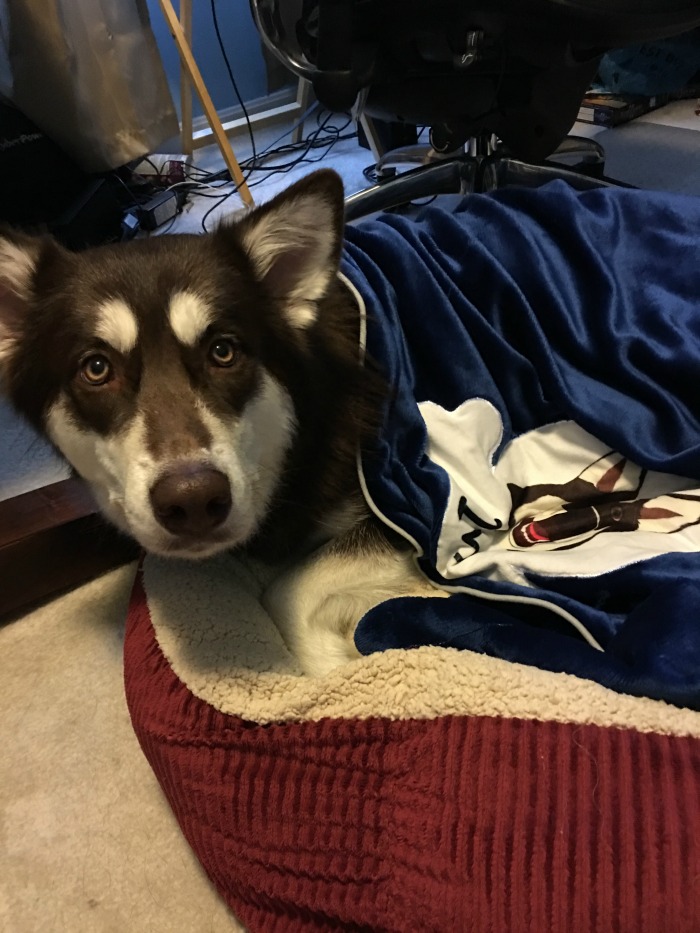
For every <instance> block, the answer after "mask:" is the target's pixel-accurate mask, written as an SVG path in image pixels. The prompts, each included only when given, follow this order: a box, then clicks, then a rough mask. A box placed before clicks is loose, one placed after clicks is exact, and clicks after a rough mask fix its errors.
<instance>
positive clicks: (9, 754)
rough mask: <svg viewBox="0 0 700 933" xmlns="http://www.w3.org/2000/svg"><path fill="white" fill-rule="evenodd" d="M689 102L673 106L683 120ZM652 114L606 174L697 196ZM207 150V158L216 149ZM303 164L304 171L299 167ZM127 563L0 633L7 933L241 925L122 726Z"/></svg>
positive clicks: (688, 151) (352, 158) (351, 167)
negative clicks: (201, 864) (193, 851)
mask: <svg viewBox="0 0 700 933" xmlns="http://www.w3.org/2000/svg"><path fill="white" fill-rule="evenodd" d="M693 103H694V102H685V103H684V105H683V107H682V108H680V109H679V106H678V105H674V107H675V108H676V112H679V113H681V110H682V113H681V116H682V117H683V119H685V120H686V121H691V124H692V119H693V116H692V110H693ZM667 111H668V108H667ZM686 111H687V113H686ZM664 119H675V118H673V117H668V116H666V117H664V116H663V115H662V116H661V117H660V119H659V121H658V122H657V123H655V124H654V126H653V128H652V129H651V130H650V129H649V128H648V124H645V125H646V126H647V129H646V130H643V132H642V131H641V130H638V129H637V130H635V129H634V128H633V127H629V128H628V129H627V130H626V131H625V132H624V133H623V132H621V131H620V132H618V131H613V132H611V133H607V134H606V139H605V141H606V143H608V145H609V146H610V151H611V160H612V152H613V149H614V165H613V164H611V165H610V166H609V170H610V172H611V174H612V173H613V171H614V173H615V174H616V175H617V177H620V178H621V179H623V180H624V179H625V178H626V180H629V181H634V183H636V184H639V185H643V186H648V187H666V188H669V189H671V190H686V191H694V192H695V193H697V194H700V181H699V179H700V146H697V145H695V146H694V148H693V146H690V148H688V139H689V137H687V136H686V135H685V132H686V131H687V132H691V133H692V132H694V131H693V130H691V129H689V127H688V125H687V123H682V122H681V123H679V122H678V120H675V123H674V124H673V125H672V126H671V132H664V129H665V126H666V125H665V124H664V122H663V120H664ZM695 119H697V125H698V129H700V118H695ZM637 125H638V126H639V127H642V129H643V125H642V124H641V123H640V124H637ZM679 127H681V128H682V129H683V134H682V138H683V142H682V145H681V149H682V154H679V151H678V149H677V145H678V144H679V137H678V132H680V130H679ZM640 132H642V135H643V136H644V145H643V146H642V145H641V143H640V139H639V135H640ZM695 135H696V137H697V134H695ZM697 138H698V139H700V137H697ZM342 145H343V147H344V155H343V157H342V158H341V157H339V153H338V152H337V151H336V152H334V155H333V156H332V157H330V158H329V159H328V160H325V161H324V163H323V164H329V165H334V166H335V167H336V168H338V169H339V170H340V171H341V172H342V174H343V175H344V177H345V178H346V181H347V184H348V189H349V190H351V191H352V190H357V188H359V187H360V186H361V184H362V175H361V169H362V167H363V166H365V165H367V164H368V163H369V162H371V161H372V160H371V157H370V156H369V154H368V153H367V151H366V150H359V149H358V148H357V146H356V145H355V144H354V143H353V144H350V143H344V144H342ZM237 153H238V154H239V156H241V157H243V156H244V155H245V146H244V145H243V146H242V150H241V151H239V149H238V145H237ZM210 158H211V163H210V165H211V164H213V163H214V162H215V161H216V158H217V156H216V154H214V155H213V156H211V157H210ZM208 167H209V166H208ZM311 168H312V166H309V165H305V166H302V167H300V168H299V169H297V170H296V172H295V176H297V175H299V174H302V173H303V172H305V171H308V170H310V169H311ZM664 170H665V171H664ZM632 172H633V173H634V177H632V175H631V174H630V173H632ZM290 180H291V178H290V177H289V176H273V180H272V181H271V182H270V183H269V185H266V186H265V188H263V187H262V186H261V187H260V188H255V189H253V190H254V193H255V196H256V199H259V200H263V199H264V197H265V196H269V194H270V193H271V192H272V191H273V190H277V189H279V188H280V187H282V186H283V185H284V184H286V183H288V182H289V181H290ZM202 200H203V199H200V206H193V208H192V209H191V210H190V211H189V212H188V213H187V214H185V215H184V216H183V217H182V218H180V220H179V221H178V225H177V228H178V229H196V228H197V227H198V226H199V218H200V217H201V213H202V210H203V209H205V208H204V205H206V207H208V206H210V204H209V203H207V202H204V205H202ZM231 200H232V201H233V200H234V199H231ZM229 206H230V207H231V208H235V207H236V206H237V205H235V204H230V205H229ZM8 423H9V422H8ZM10 426H11V425H10ZM8 430H9V428H8ZM13 430H14V429H13ZM32 449H36V448H35V447H34V443H33V440H32V439H31V438H30V437H29V436H27V437H26V438H25V439H22V437H21V433H20V432H16V433H15V434H13V445H12V451H16V452H18V456H16V457H15V459H13V457H14V455H13V453H12V451H10V452H9V455H8V458H7V459H6V461H5V463H4V464H0V498H4V497H7V496H8V495H13V494H16V492H17V491H19V490H20V487H21V488H32V486H31V482H32V477H33V476H35V475H39V472H38V470H39V467H38V466H37V463H39V464H40V465H41V470H42V471H43V472H41V474H40V475H41V482H48V481H50V479H51V477H49V478H47V476H46V471H45V470H44V467H45V464H46V460H45V458H37V462H36V463H34V462H33V461H32V457H31V456H30V454H31V451H32ZM35 470H36V473H35ZM49 472H50V470H49ZM58 478H60V476H59V477H58ZM27 484H29V485H27ZM8 490H12V491H10V492H8ZM133 572H134V568H133V567H126V568H123V569H121V570H118V571H115V572H113V573H111V574H108V575H107V576H105V577H103V578H102V579H100V580H97V581H94V582H93V583H91V584H89V585H87V586H85V587H83V588H81V589H79V590H76V591H75V592H73V593H70V594H67V595H65V596H63V597H61V598H59V599H57V600H55V601H53V602H52V603H50V604H48V605H46V606H43V607H42V608H40V609H37V610H36V611H34V612H31V613H29V614H28V615H27V616H25V617H23V618H21V619H18V620H16V621H14V622H12V623H10V624H8V625H5V626H4V627H0V748H2V755H1V756H0V929H1V930H3V931H6V933H39V931H41V933H54V931H56V933H58V931H69V933H112V931H114V933H147V931H153V933H170V931H174V933H219V931H232V930H234V931H235V930H237V929H240V927H239V926H238V925H237V923H236V921H235V920H234V919H233V917H232V916H231V914H230V913H229V912H228V910H227V909H226V907H225V906H224V904H223V902H222V901H220V899H219V897H218V895H217V894H216V892H215V891H214V889H213V887H212V886H211V884H210V883H209V881H208V880H207V878H206V877H205V876H204V875H203V873H202V871H201V870H200V868H199V866H198V863H197V862H196V860H195V858H194V856H193V855H192V854H191V852H190V850H189V847H188V846H187V844H186V842H185V840H184V839H183V837H182V836H181V834H180V831H179V829H178V827H177V825H176V823H175V819H174V817H173V816H172V814H171V812H170V810H169V808H168V806H167V804H166V803H165V801H164V800H163V798H162V796H161V794H160V790H159V787H158V785H157V782H156V779H155V777H154V776H153V774H152V772H151V771H150V769H149V767H148V765H147V764H146V761H145V759H144V758H143V756H142V754H141V751H140V749H139V747H138V744H137V742H136V739H135V737H134V734H133V733H132V731H131V726H130V722H129V717H128V713H127V709H126V705H125V701H124V696H123V685H122V656H121V651H122V635H123V620H124V615H125V607H126V601H127V598H128V594H129V590H130V587H131V581H132V577H133Z"/></svg>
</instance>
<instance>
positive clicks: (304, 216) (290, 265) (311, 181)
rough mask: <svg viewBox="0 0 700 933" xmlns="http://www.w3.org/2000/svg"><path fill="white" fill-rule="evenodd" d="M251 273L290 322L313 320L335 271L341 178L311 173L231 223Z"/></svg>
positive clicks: (340, 227)
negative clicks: (276, 300)
mask: <svg viewBox="0 0 700 933" xmlns="http://www.w3.org/2000/svg"><path fill="white" fill-rule="evenodd" d="M236 228H237V231H238V233H239V235H240V237H241V242H242V244H243V247H244V249H245V251H246V252H247V254H248V256H249V257H250V260H251V262H252V264H253V269H254V270H255V274H256V276H257V277H258V278H259V279H260V280H261V281H262V282H264V283H265V285H266V286H267V288H268V289H269V291H270V293H271V294H273V295H275V297H277V298H279V299H281V301H282V302H283V307H284V311H285V314H286V315H287V318H288V320H289V322H290V323H291V324H292V325H293V326H294V327H299V328H304V327H308V326H309V325H311V324H312V323H313V322H314V321H315V320H316V315H317V310H318V309H317V302H318V301H319V300H320V299H321V298H323V296H324V295H325V294H326V292H327V290H328V287H329V285H330V284H331V281H332V280H333V279H334V278H335V275H336V273H337V271H338V262H339V260H340V250H341V244H342V237H343V183H342V182H341V180H340V178H339V177H338V175H336V173H335V172H333V171H330V170H328V169H322V170H321V171H318V172H312V173H311V174H310V175H307V176H306V177H305V178H303V179H302V180H301V181H299V182H297V183H296V184H295V185H292V186H291V187H290V188H288V189H287V190H286V191H284V192H282V194H279V195H277V197H275V198H273V199H272V200H271V201H269V202H268V203H266V204H263V205H262V206H261V207H259V208H256V209H255V210H254V211H252V212H251V213H250V214H247V215H246V216H245V217H243V219H242V220H240V221H239V222H238V223H237V225H236Z"/></svg>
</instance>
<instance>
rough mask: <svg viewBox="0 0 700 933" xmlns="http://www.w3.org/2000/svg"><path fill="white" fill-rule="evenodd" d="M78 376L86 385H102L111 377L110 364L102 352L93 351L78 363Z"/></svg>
mask: <svg viewBox="0 0 700 933" xmlns="http://www.w3.org/2000/svg"><path fill="white" fill-rule="evenodd" d="M80 377H81V379H83V380H84V381H85V382H87V383H88V385H91V386H102V385H104V384H105V382H109V380H110V379H111V378H112V364H111V363H110V362H109V360H108V359H107V357H106V356H104V355H103V354H102V353H93V355H92V356H88V357H87V358H86V359H84V360H83V362H82V363H81V364H80Z"/></svg>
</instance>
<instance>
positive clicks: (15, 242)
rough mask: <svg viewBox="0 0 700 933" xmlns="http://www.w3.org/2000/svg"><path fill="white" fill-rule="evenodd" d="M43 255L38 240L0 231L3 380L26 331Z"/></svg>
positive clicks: (0, 334)
mask: <svg viewBox="0 0 700 933" xmlns="http://www.w3.org/2000/svg"><path fill="white" fill-rule="evenodd" d="M40 252H41V240H39V239H38V238H35V237H30V236H27V235H26V234H23V233H18V232H17V231H10V230H7V229H3V230H1V231H0V376H2V374H3V372H4V370H5V367H6V365H7V362H8V360H9V358H10V357H11V355H12V351H13V349H14V347H15V346H16V344H17V343H18V342H19V340H20V338H21V335H22V332H23V329H24V325H25V320H26V317H27V314H28V313H29V304H30V301H31V296H32V290H33V288H32V283H33V280H34V274H35V272H36V266H37V263H38V260H39V255H40Z"/></svg>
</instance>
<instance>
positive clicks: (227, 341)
mask: <svg viewBox="0 0 700 933" xmlns="http://www.w3.org/2000/svg"><path fill="white" fill-rule="evenodd" d="M236 356H237V349H236V344H235V343H234V341H233V340H231V338H230V337H217V338H216V340H214V341H213V342H212V344H211V346H210V347H209V359H210V360H211V361H212V363H215V364H216V365H217V366H233V364H234V363H235V362H236Z"/></svg>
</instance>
